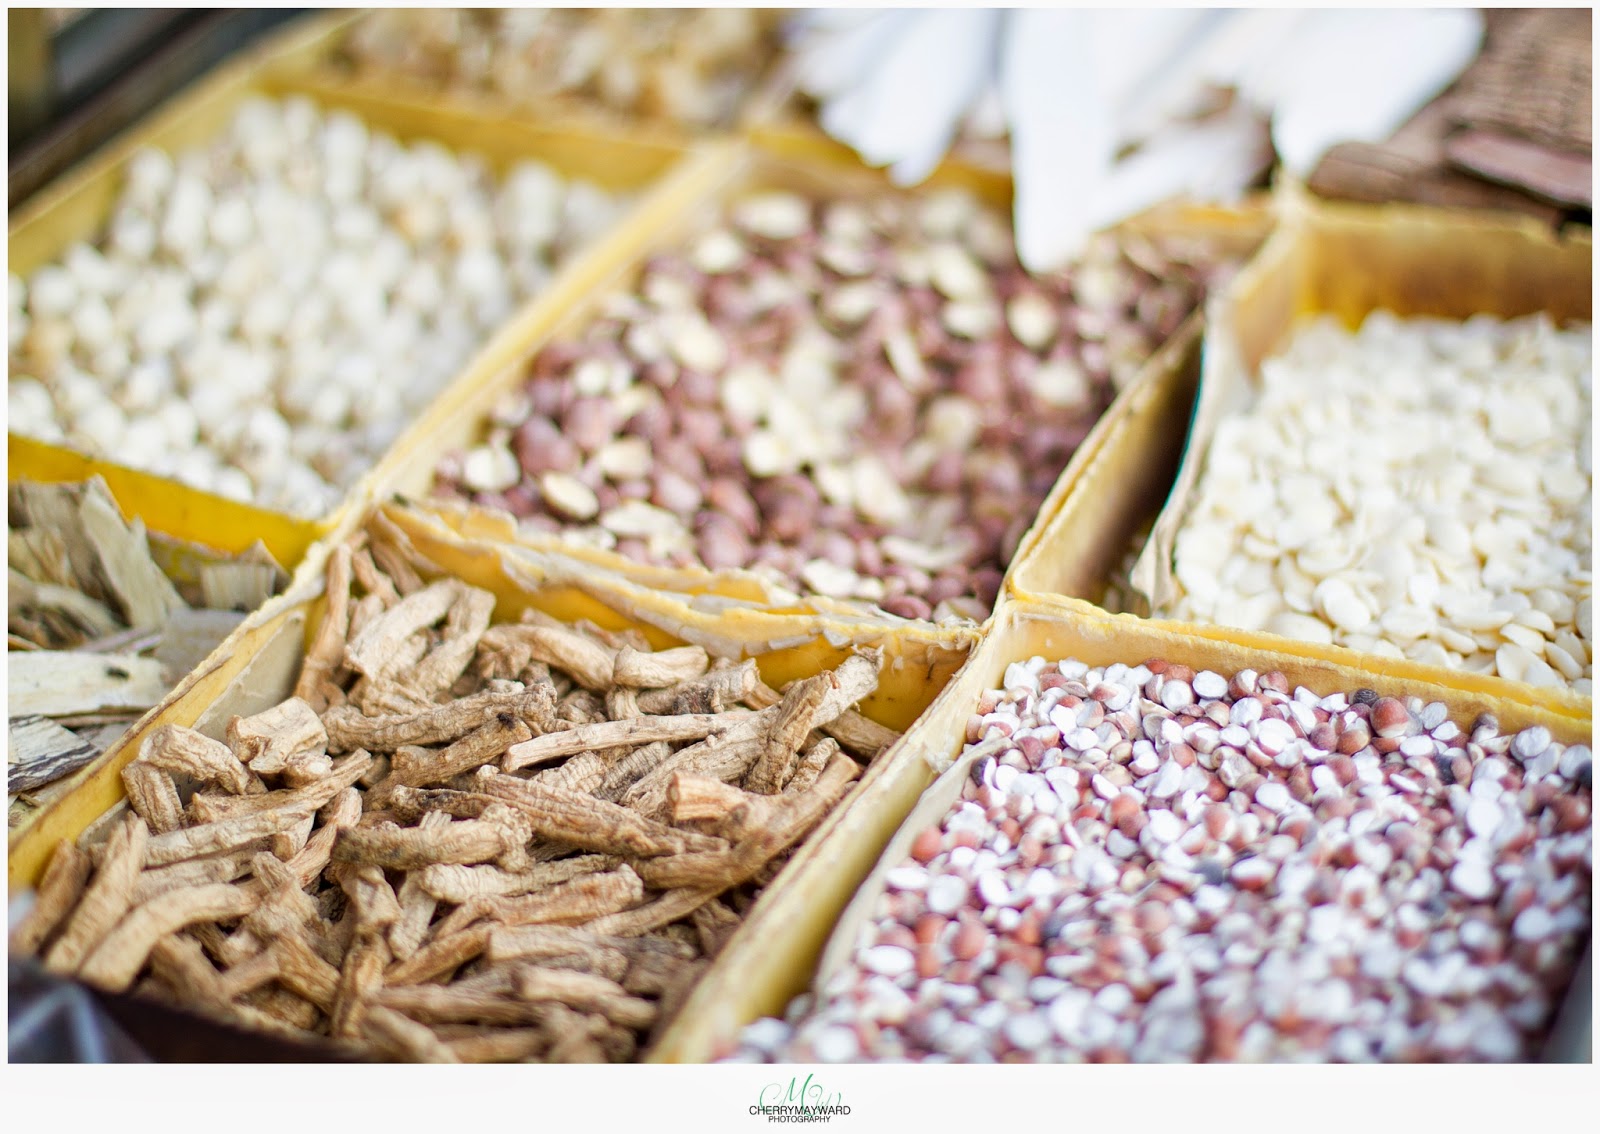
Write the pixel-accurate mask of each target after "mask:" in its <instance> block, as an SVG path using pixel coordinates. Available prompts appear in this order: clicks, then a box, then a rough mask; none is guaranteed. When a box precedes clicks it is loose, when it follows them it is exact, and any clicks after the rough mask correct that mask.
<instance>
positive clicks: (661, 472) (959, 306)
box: [436, 190, 1225, 620]
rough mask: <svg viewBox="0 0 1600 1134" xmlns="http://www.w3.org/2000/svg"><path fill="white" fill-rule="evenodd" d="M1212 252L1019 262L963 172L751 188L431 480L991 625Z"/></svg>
mask: <svg viewBox="0 0 1600 1134" xmlns="http://www.w3.org/2000/svg"><path fill="white" fill-rule="evenodd" d="M1224 270H1225V269H1224V268H1222V267H1220V266H1219V261H1218V257H1217V255H1216V253H1215V250H1214V249H1212V248H1210V247H1209V246H1208V244H1207V243H1206V242H1205V241H1204V240H1203V239H1201V238H1198V237H1195V238H1184V239H1177V238H1169V239H1163V240H1161V241H1159V242H1157V241H1156V240H1154V239H1146V238H1143V237H1140V236H1138V235H1134V234H1131V233H1124V234H1122V235H1120V236H1112V235H1107V236H1104V237H1102V238H1101V239H1099V240H1097V241H1096V242H1095V244H1094V245H1093V246H1092V248H1091V250H1090V251H1089V253H1088V254H1087V255H1086V256H1085V258H1084V259H1083V261H1082V262H1081V263H1079V264H1078V265H1077V266H1076V267H1074V268H1073V269H1072V270H1070V271H1067V272H1063V273H1059V274H1056V275H1054V276H1051V277H1048V278H1035V277H1032V276H1029V275H1028V274H1026V273H1024V272H1023V271H1022V269H1021V268H1020V267H1019V266H1018V264H1017V262H1016V257H1015V252H1014V249H1013V246H1012V242H1011V237H1010V233H1009V230H1008V227H1007V224H1006V221H1005V217H1004V215H1003V214H1002V213H1000V212H999V211H997V210H995V209H992V208H989V207H986V206H984V205H982V204H981V203H980V202H979V201H977V200H976V199H975V198H974V197H973V196H971V195H970V194H968V193H966V192H964V191H961V190H945V191H939V192H929V193H927V194H924V195H923V196H922V197H920V198H918V199H912V198H906V197H902V196H891V195H884V196H881V197H876V198H862V199H848V198H847V199H839V200H816V199H812V198H810V197H807V196H804V195H801V194H799V193H796V192H790V191H782V190H760V191H751V192H748V193H746V194H744V195H743V196H740V197H738V198H737V199H735V200H734V201H733V202H732V203H731V205H730V206H729V207H728V208H727V209H726V212H725V214H724V216H723V217H722V218H721V221H720V223H719V224H717V225H715V226H714V227H712V228H710V229H709V231H704V232H702V234H701V235H700V236H699V237H698V238H697V239H696V240H695V241H694V242H693V244H692V246H691V247H690V248H689V249H688V250H687V251H686V252H670V253H661V254H658V255H655V256H653V257H651V258H650V259H649V260H648V261H647V262H646V264H645V265H644V268H643V274H642V278H641V279H640V280H639V282H638V285H637V287H636V288H635V290H634V291H633V292H632V293H630V294H619V295H615V296H613V297H612V298H611V299H610V300H609V302H608V303H607V304H606V306H605V307H604V309H603V311H602V314H601V315H600V317H599V318H598V319H597V320H596V321H595V322H593V323H592V324H591V325H590V326H589V327H588V328H587V330H586V331H585V332H583V333H582V334H581V335H579V336H578V337H576V338H574V339H570V340H567V341H560V342H557V343H555V344H554V345H551V346H549V347H547V348H545V349H544V350H543V351H542V352H541V353H540V354H539V355H538V356H537V357H536V358H535V359H534V361H533V363H532V365H531V370H530V374H529V378H528V381H527V383H526V385H525V387H524V388H522V389H521V390H518V391H516V392H515V393H514V394H513V395H511V396H509V397H507V398H506V399H504V400H503V403H502V404H501V405H500V407H499V408H498V409H497V410H496V412H495V413H494V414H493V416H492V420H491V422H490V423H489V426H488V436H487V437H486V439H485V440H484V441H483V443H482V444H480V445H478V446H477V447H475V448H472V449H470V450H468V451H466V452H464V453H460V454H456V455H454V456H452V457H451V458H448V459H447V460H446V461H445V462H443V463H442V464H441V466H440V468H439V471H438V473H437V478H436V487H437V488H438V489H439V490H440V491H442V492H446V493H452V492H453V493H458V494H462V495H466V496H469V497H470V498H471V499H472V500H474V501H475V502H477V503H479V504H484V505H488V506H491V507H496V508H501V509H504V510H507V511H509V512H511V513H512V514H514V515H516V516H518V517H519V518H521V520H522V523H523V526H524V528H525V530H529V531H534V532H553V533H561V534H562V535H563V536H564V537H565V538H568V539H572V540H577V541H580V542H583V543H587V544H593V545H596V546H599V547H602V548H607V549H613V550H615V551H616V552H618V553H619V554H621V555H623V556H625V557H627V558H629V559H633V560H639V561H644V562H649V563H656V564H670V565H674V566H683V565H689V564H699V565H703V566H706V567H710V568H749V569H751V570H753V571H756V572H758V573H762V574H764V575H766V576H767V577H769V578H770V579H771V580H773V581H774V582H777V583H779V584H780V585H782V586H785V587H788V588H792V589H794V590H795V591H798V592H809V593H813V594H820V595H826V596H830V597H833V598H840V599H857V600H864V601H866V602H871V603H876V604H878V605H879V606H881V607H882V608H883V609H884V610H886V611H889V612H890V613H893V614H896V615H901V616H904V617H909V618H929V617H932V618H935V619H944V618H947V617H952V616H954V617H964V618H973V619H978V620H982V619H983V618H985V617H987V616H988V613H989V611H990V609H991V608H992V606H993V604H994V601H995V597H996V594H997V592H998V588H999V584H1000V578H1001V575H1002V572H1003V570H1004V568H1005V566H1006V564H1007V562H1008V561H1009V559H1010V557H1011V553H1012V551H1013V550H1014V548H1015V547H1016V544H1017V541H1018V540H1019V539H1020V538H1021V537H1022V534H1023V532H1024V531H1025V530H1026V529H1027V527H1028V526H1029V525H1030V524H1031V523H1032V522H1033V519H1034V516H1035V514H1036V513H1037V511H1038V509H1039V506H1040V504H1041V503H1042V502H1043V500H1044V498H1045V496H1046V494H1047V493H1048V492H1049V490H1050V488H1051V486H1052V485H1053V484H1054V483H1055V481H1056V478H1057V476H1058V475H1059V474H1060V472H1061V470H1062V468H1063V467H1065V465H1066V464H1067V461H1068V460H1069V459H1070V457H1071V456H1072V454H1073V452H1074V451H1075V450H1076V448H1077V447H1078V445H1079V444H1080V443H1081V442H1082V441H1083V439H1084V437H1085V436H1086V435H1087V434H1088V432H1089V430H1090V428H1091V427H1092V426H1093V425H1094V423H1095V421H1096V420H1097V419H1098V418H1099V417H1100V415H1101V414H1102V413H1103V412H1104V411H1105V409H1106V407H1107V406H1108V405H1109V404H1110V403H1111V400H1112V398H1113V396H1114V395H1115V393H1116V392H1117V390H1119V389H1121V388H1122V387H1124V386H1126V385H1127V384H1128V383H1129V382H1131V381H1132V379H1133V377H1134V375H1135V374H1136V373H1137V372H1138V370H1139V367H1140V366H1141V365H1142V364H1143V363H1144V361H1145V360H1146V358H1147V357H1148V356H1149V354H1150V353H1151V351H1152V350H1153V349H1154V348H1155V346H1156V345H1158V344H1159V343H1160V342H1161V341H1163V339H1164V338H1165V337H1166V336H1167V335H1169V334H1171V332H1172V331H1173V330H1174V329H1175V328H1176V327H1177V326H1178V324H1179V323H1180V322H1181V321H1182V320H1183V318H1184V317H1185V316H1186V315H1187V314H1188V313H1189V312H1190V311H1192V310H1193V308H1194V307H1195V305H1196V304H1197V302H1198V301H1199V297H1200V296H1201V295H1202V294H1203V292H1204V290H1205V288H1206V287H1207V286H1208V285H1213V284H1215V283H1216V282H1217V281H1218V279H1219V278H1220V276H1221V274H1222V272H1223V271H1224Z"/></svg>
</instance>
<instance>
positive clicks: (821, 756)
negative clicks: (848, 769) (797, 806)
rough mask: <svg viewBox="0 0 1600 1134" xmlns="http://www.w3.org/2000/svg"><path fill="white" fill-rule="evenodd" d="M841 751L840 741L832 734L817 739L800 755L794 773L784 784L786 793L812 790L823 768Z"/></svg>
mask: <svg viewBox="0 0 1600 1134" xmlns="http://www.w3.org/2000/svg"><path fill="white" fill-rule="evenodd" d="M839 751H840V748H839V742H838V741H837V740H834V739H833V738H832V737H831V736H830V737H824V738H823V739H821V740H819V741H817V742H816V743H815V744H813V745H812V746H811V747H810V748H808V749H806V750H805V751H804V752H803V753H801V755H800V760H799V762H798V763H796V764H795V766H794V774H793V775H792V776H790V777H789V782H788V783H786V784H784V785H783V791H784V794H785V795H794V794H796V793H798V792H806V791H810V790H811V789H812V787H813V786H815V784H816V782H817V779H818V777H820V776H821V775H822V770H823V769H824V768H826V767H827V766H828V765H829V764H830V763H832V762H833V758H834V756H836V755H838V753H839Z"/></svg>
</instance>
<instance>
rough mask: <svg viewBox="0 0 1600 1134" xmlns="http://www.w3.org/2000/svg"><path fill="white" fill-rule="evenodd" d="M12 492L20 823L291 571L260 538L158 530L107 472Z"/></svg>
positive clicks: (12, 771) (9, 700) (12, 686)
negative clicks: (233, 547)
mask: <svg viewBox="0 0 1600 1134" xmlns="http://www.w3.org/2000/svg"><path fill="white" fill-rule="evenodd" d="M8 495H9V499H8V524H7V530H6V536H7V542H8V545H9V546H8V572H7V574H8V576H9V578H8V583H7V595H6V598H7V602H6V607H7V609H6V630H7V647H8V656H7V661H6V668H7V674H6V677H7V682H6V715H7V717H8V718H9V737H8V746H7V767H6V792H7V796H8V805H9V807H10V814H9V820H10V823H11V824H12V825H15V824H16V823H18V822H20V821H21V820H22V819H23V818H24V817H25V816H26V815H27V814H29V813H30V812H31V811H33V810H35V809H36V808H37V807H39V806H42V805H43V803H44V802H45V801H47V800H48V799H49V798H51V797H52V795H53V794H54V793H52V792H51V791H49V790H48V789H49V787H50V785H52V784H54V783H56V781H58V780H60V779H62V778H63V777H64V776H67V775H68V774H70V773H72V772H75V771H77V770H78V769H79V768H81V767H83V766H84V765H85V764H87V763H89V762H90V761H91V760H93V759H94V758H95V757H96V756H98V755H100V753H101V752H102V751H103V750H104V749H105V748H106V747H107V746H108V745H109V744H111V743H113V742H115V740H116V739H117V738H118V737H120V736H121V735H122V733H123V731H124V730H125V729H126V728H127V726H128V725H129V724H131V723H133V721H135V720H136V719H138V718H139V717H140V716H142V715H143V714H144V712H145V710H147V709H149V708H151V707H152V706H154V705H156V704H159V703H160V701H161V699H162V698H163V697H164V696H166V693H167V691H168V690H169V689H171V688H172V686H173V685H174V684H176V683H177V681H178V680H179V679H180V678H181V677H182V676H183V675H184V674H186V673H188V672H189V671H190V670H192V669H193V668H194V667H195V666H196V665H198V664H199V663H200V662H201V661H202V660H203V659H204V658H205V657H206V655H207V654H209V653H210V652H211V651H212V650H213V649H214V648H215V647H216V646H217V645H218V643H220V642H221V641H222V640H223V639H224V638H226V637H227V636H228V634H229V633H231V632H232V630H233V629H234V627H236V626H237V625H238V624H239V623H240V622H241V621H243V619H244V617H245V613H247V612H249V611H251V610H254V609H255V608H256V607H257V606H260V605H261V603H263V602H264V601H266V599H267V598H268V597H270V596H271V595H272V594H273V593H274V592H275V591H276V590H278V589H279V588H280V587H281V586H283V584H284V583H286V582H287V581H288V576H287V575H286V574H284V571H283V569H282V568H281V567H279V566H278V564H277V563H276V562H274V561H273V559H272V556H271V555H270V554H269V553H268V552H267V551H266V549H265V548H263V547H262V546H261V545H259V544H257V545H256V546H255V547H253V548H251V549H250V550H249V551H247V552H246V553H244V554H243V555H239V556H224V555H219V554H216V553H214V552H209V551H208V550H206V549H204V548H197V547H191V546H188V545H177V544H175V542H174V541H171V540H164V539H162V538H161V537H152V536H150V535H149V534H148V533H146V531H145V529H144V525H143V524H142V523H140V522H139V521H138V520H134V521H133V522H132V523H129V522H128V521H126V520H124V519H123V516H122V513H121V511H120V510H119V509H118V508H117V505H116V502H115V501H114V500H113V499H112V498H111V495H110V493H109V492H108V491H107V490H106V487H105V483H104V482H103V481H101V480H99V479H98V478H97V479H95V480H92V481H89V482H87V483H84V484H33V483H30V482H27V481H17V482H14V483H13V484H11V486H10V489H9V494H8ZM164 563H165V564H167V565H168V566H167V568H166V569H165V570H164V569H163V564H164ZM41 789H43V790H41Z"/></svg>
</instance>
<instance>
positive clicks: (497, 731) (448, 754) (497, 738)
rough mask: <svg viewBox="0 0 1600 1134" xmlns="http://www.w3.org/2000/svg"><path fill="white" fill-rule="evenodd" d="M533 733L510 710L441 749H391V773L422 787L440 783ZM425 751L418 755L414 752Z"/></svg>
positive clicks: (496, 756) (397, 779)
mask: <svg viewBox="0 0 1600 1134" xmlns="http://www.w3.org/2000/svg"><path fill="white" fill-rule="evenodd" d="M532 736H533V730H532V729H530V728H529V727H528V725H527V724H526V723H525V722H524V721H521V720H518V719H517V718H516V717H515V716H512V715H510V714H501V715H499V716H496V717H494V718H493V719H491V720H489V721H488V722H487V723H485V724H482V725H479V726H478V727H477V728H475V729H473V730H472V731H471V732H469V733H468V734H467V735H466V736H463V737H462V738H461V739H460V740H458V741H456V742H455V743H454V744H452V745H450V747H448V748H446V749H444V750H443V751H442V752H431V751H428V750H426V749H414V748H409V747H408V748H401V749H400V750H398V751H396V752H395V755H394V760H393V763H392V765H391V776H392V778H393V782H394V783H396V784H404V785H405V786H407V787H423V786H425V785H427V784H438V783H443V782H445V781H446V780H448V779H450V778H451V777H452V776H459V775H460V774H461V773H463V772H470V771H472V770H473V769H475V768H480V767H482V766H483V765H484V764H487V763H489V762H490V761H491V760H498V759H499V758H500V757H501V756H502V755H504V754H505V752H506V750H507V749H509V748H511V747H512V746H513V745H516V744H520V743H522V742H523V741H525V740H528V739H529V738H530V737H532ZM419 752H421V753H426V755H418V753H419Z"/></svg>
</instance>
